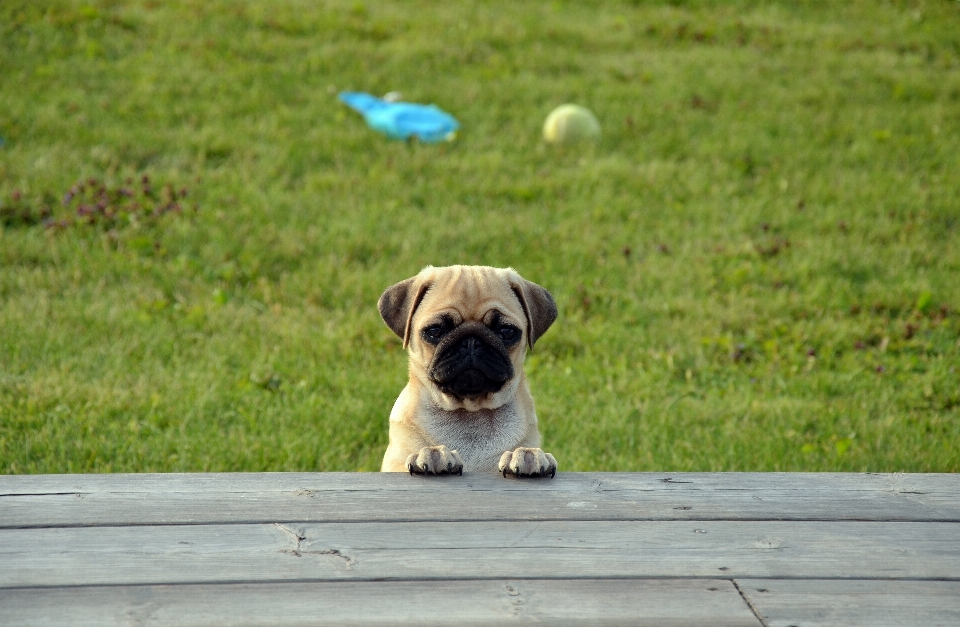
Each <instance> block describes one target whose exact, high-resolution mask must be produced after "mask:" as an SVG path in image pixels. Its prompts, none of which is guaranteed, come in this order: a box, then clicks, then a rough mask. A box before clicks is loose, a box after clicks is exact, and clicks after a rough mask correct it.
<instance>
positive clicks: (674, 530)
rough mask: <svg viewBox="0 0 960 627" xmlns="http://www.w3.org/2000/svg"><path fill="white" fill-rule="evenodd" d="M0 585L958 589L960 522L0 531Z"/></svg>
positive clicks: (365, 525)
mask: <svg viewBox="0 0 960 627" xmlns="http://www.w3.org/2000/svg"><path fill="white" fill-rule="evenodd" d="M0 563H2V564H3V565H4V567H3V568H2V569H0V587H18V586H19V587H28V586H67V585H93V584H98V585H104V584H107V585H124V584H156V583H215V582H233V583H241V582H279V581H336V580H403V579H407V580H413V579H422V580H451V579H494V578H502V577H510V576H517V575H519V574H521V573H522V574H523V576H525V577H533V578H624V577H634V578H644V577H706V578H715V577H742V578H762V577H794V578H887V579H894V578H909V579H956V580H960V524H957V523H874V522H816V523H810V522H789V521H788V522H782V521H780V522H730V521H720V522H717V521H707V522H663V521H658V522H646V521H630V522H626V521H619V522H617V521H607V522H599V521H542V522H472V523H463V522H456V523H436V522H423V523H376V522H371V523H320V524H316V523H312V524H296V523H284V524H270V525H264V524H256V525H186V526H159V527H143V526H134V527H77V528H65V529H8V530H3V531H0Z"/></svg>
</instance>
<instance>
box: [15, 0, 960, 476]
mask: <svg viewBox="0 0 960 627" xmlns="http://www.w3.org/2000/svg"><path fill="white" fill-rule="evenodd" d="M957 33H960V4H958V3H956V2H946V1H935V0H928V1H925V2H867V1H862V2H849V3H840V2H813V1H810V2H782V3H767V2H707V1H703V2H696V1H690V2H681V1H674V2H671V3H655V2H633V3H619V4H618V3H613V2H605V3H596V4H594V3H588V2H576V3H569V4H567V3H552V4H535V3H525V2H518V3H506V2H504V3H498V4H493V3H483V2H463V3H445V2H435V3H427V2H419V3H413V2H402V3H401V2H393V3H391V2H377V3H373V2H371V3H368V4H366V5H363V4H360V3H356V2H335V1H331V2H312V1H311V2H307V1H305V0H304V1H302V2H292V1H291V2H269V3H268V2H259V3H240V2H211V1H208V0H194V1H183V2H129V3H121V2H100V3H95V4H92V5H90V4H83V3H73V2H67V1H63V2H49V1H46V0H44V1H39V0H37V1H33V0H30V1H27V0H22V1H9V0H8V1H5V2H3V3H2V4H0V78H2V81H0V137H2V138H3V146H2V147H0V201H2V202H3V203H4V205H3V206H4V207H6V211H7V214H4V215H7V218H5V219H4V222H5V225H4V226H0V472H5V473H31V472H118V471H215V470H216V471H219V470H249V471H254V470H374V469H377V468H379V463H380V458H381V456H382V454H383V450H384V447H385V445H386V442H387V416H388V414H389V411H390V407H391V405H392V403H393V400H394V399H395V398H396V396H397V394H398V393H399V391H400V389H401V388H402V387H403V385H404V381H405V373H406V368H405V356H404V353H403V351H402V349H401V347H400V342H399V340H398V339H397V338H396V337H394V336H393V335H392V333H391V332H390V331H389V330H388V329H387V328H386V327H385V326H384V325H383V323H382V322H381V321H380V319H379V316H378V314H377V311H376V306H375V303H376V300H377V298H378V296H379V294H380V292H381V291H382V289H383V288H384V287H386V286H388V285H390V284H392V283H394V282H396V281H399V280H401V279H404V278H406V277H408V276H410V275H413V274H414V273H416V272H417V271H418V270H419V269H420V268H421V267H422V266H424V265H426V264H433V265H446V264H452V263H476V264H489V265H495V266H507V265H511V266H513V267H515V268H517V269H518V270H519V271H520V273H521V274H523V275H524V276H525V277H527V278H529V279H531V280H534V281H536V282H538V283H540V284H542V285H544V286H546V287H547V288H549V289H550V290H551V291H552V292H553V294H554V296H555V297H556V299H557V302H558V304H559V306H560V318H559V320H558V321H557V323H556V325H555V326H554V327H553V328H552V329H551V330H550V332H549V333H547V335H546V336H545V337H544V338H543V339H542V340H541V342H540V343H539V344H538V345H537V347H536V350H535V351H534V353H533V354H532V355H530V356H529V357H528V361H527V371H528V373H529V374H530V378H531V382H532V387H533V391H534V396H535V397H536V399H537V409H538V415H539V416H540V421H541V428H542V431H543V433H544V436H545V448H546V449H547V450H550V451H551V452H553V453H554V454H556V456H557V458H558V460H559V461H560V465H561V470H653V469H669V470H870V471H899V470H904V471H958V470H960V372H958V370H960V313H958V310H960V246H958V241H960V38H958V37H957ZM342 89H355V90H366V91H371V92H374V93H380V94H382V93H384V92H387V91H390V90H400V91H402V92H403V94H404V96H405V97H406V98H407V99H410V100H414V101H420V102H433V103H436V104H438V105H439V106H441V107H442V108H444V109H446V110H448V111H450V112H452V113H453V114H454V115H456V116H457V117H458V119H459V120H460V121H461V122H462V124H463V130H462V133H461V135H460V137H459V138H458V139H457V141H456V142H455V143H453V144H450V145H443V146H426V145H407V144H404V143H394V142H389V141H387V140H385V139H384V138H382V137H381V136H379V135H377V134H376V133H374V132H373V131H370V130H369V129H367V128H366V126H365V125H364V124H363V122H362V121H361V119H360V118H359V116H357V115H356V114H354V113H352V112H351V111H349V110H347V109H346V108H345V107H343V106H342V105H340V104H339V103H338V102H337V100H336V98H335V94H336V93H337V92H338V91H339V90H342ZM568 101H570V102H577V103H580V104H583V105H585V106H588V107H589V108H591V109H592V110H593V111H594V112H595V113H596V114H597V116H598V118H599V119H600V121H601V123H602V125H603V127H604V137H603V140H602V141H601V143H600V144H599V145H597V146H596V147H593V148H589V149H587V148H584V149H574V150H567V151H565V152H563V151H557V150H552V149H549V148H548V147H547V146H545V145H543V143H542V142H541V140H540V137H539V129H540V124H541V123H542V121H543V119H544V118H545V116H546V115H547V113H548V112H549V111H550V110H551V109H552V108H553V107H555V106H557V105H559V104H561V103H564V102H568ZM144 174H146V175H149V176H150V177H151V180H152V181H153V182H154V183H153V184H154V186H155V187H156V189H158V190H159V189H161V188H162V186H163V185H164V184H165V183H169V184H171V185H172V186H173V187H174V189H179V188H180V187H186V188H187V189H188V190H189V195H188V196H187V199H186V201H185V203H184V211H183V212H182V213H181V214H176V213H169V214H167V215H164V216H162V217H160V218H157V219H152V218H151V219H138V220H136V221H133V222H130V221H119V222H117V223H116V224H113V225H106V224H103V225H85V224H73V225H70V226H66V227H62V228H45V227H44V226H43V225H42V224H33V225H31V224H29V222H30V221H31V219H27V220H26V221H24V220H22V219H20V218H15V217H10V216H11V215H12V214H11V213H10V212H11V211H12V210H14V209H16V210H17V211H25V212H26V213H27V214H28V215H27V217H28V218H31V217H33V218H35V217H37V216H38V215H39V212H40V211H41V207H43V206H44V205H48V206H49V207H50V208H51V209H52V211H53V214H54V217H55V218H56V219H61V218H63V217H64V216H65V215H66V214H67V212H68V209H67V208H64V207H63V206H62V204H61V201H60V199H61V198H62V196H63V194H64V193H65V192H66V191H67V190H68V189H69V188H70V187H71V185H73V184H74V182H75V181H77V180H78V179H87V178H89V177H94V178H97V179H102V180H104V181H106V182H107V183H108V184H109V185H110V186H119V185H123V184H124V183H123V181H124V180H125V179H126V178H127V177H136V178H137V179H139V177H141V176H142V175H144ZM15 191H19V192H20V197H21V198H20V200H19V201H16V202H15V201H14V200H13V196H14V192H15ZM194 207H196V208H194ZM31 212H32V213H31ZM0 213H2V211H0ZM17 215H19V214H17Z"/></svg>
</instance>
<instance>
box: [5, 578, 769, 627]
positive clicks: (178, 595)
mask: <svg viewBox="0 0 960 627" xmlns="http://www.w3.org/2000/svg"><path fill="white" fill-rule="evenodd" d="M536 622H543V623H547V624H550V625H555V626H563V625H584V624H589V625H611V626H613V625H624V626H627V625H629V626H643V625H650V626H665V627H670V626H677V627H679V626H681V625H682V626H689V625H712V626H717V627H759V625H760V623H759V621H757V619H756V618H755V617H754V616H753V614H752V612H751V611H750V609H749V608H748V606H747V605H746V603H744V601H743V599H742V598H741V597H740V595H739V593H738V592H737V590H736V589H735V588H734V586H733V585H732V584H731V582H730V581H724V580H719V581H717V580H701V581H676V580H646V581H645V580H640V581H635V580H615V581H598V580H584V579H580V580H575V581H571V580H547V581H544V580H530V579H524V580H491V581H441V582H353V583H337V582H330V583H290V584H255V585H251V584H229V585H197V586H136V587H129V586H123V587H108V588H90V587H82V588H56V589H46V590H37V589H32V590H30V589H28V590H23V589H20V590H0V624H3V625H17V626H20V627H55V626H59V625H63V626H70V627H114V626H115V627H121V626H123V627H127V626H128V625H131V624H134V625H145V626H151V625H164V626H170V627H200V626H204V627H206V626H209V625H218V626H222V627H231V626H239V625H244V626H254V625H256V626H260V625H262V626H267V625H285V626H290V627H297V626H304V627H306V626H311V627H313V626H322V625H385V624H389V625H399V624H416V625H423V626H431V625H438V626H439V625H443V626H449V625H502V624H516V623H536Z"/></svg>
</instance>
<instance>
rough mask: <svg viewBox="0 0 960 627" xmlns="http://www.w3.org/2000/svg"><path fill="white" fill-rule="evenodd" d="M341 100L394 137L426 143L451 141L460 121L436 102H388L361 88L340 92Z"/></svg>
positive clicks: (372, 125)
mask: <svg viewBox="0 0 960 627" xmlns="http://www.w3.org/2000/svg"><path fill="white" fill-rule="evenodd" d="M339 98H340V101H341V102H343V103H344V104H345V105H347V106H348V107H350V108H351V109H354V110H356V111H358V112H359V113H360V114H361V115H362V116H363V117H364V119H365V120H366V121H367V126H369V127H370V128H372V129H374V130H377V131H380V132H381V133H383V134H385V135H386V136H387V137H389V138H391V139H409V138H411V137H416V138H417V139H419V140H420V141H422V142H428V143H433V142H440V141H444V140H446V141H451V140H453V138H454V137H456V135H457V129H458V128H460V123H459V122H457V120H456V119H455V118H454V117H453V116H452V115H450V114H449V113H447V112H445V111H442V110H440V109H439V108H437V107H435V106H434V105H421V104H414V103H412V102H387V101H386V100H382V99H380V98H377V97H376V96H371V95H370V94H365V93H363V92H357V91H344V92H340V95H339Z"/></svg>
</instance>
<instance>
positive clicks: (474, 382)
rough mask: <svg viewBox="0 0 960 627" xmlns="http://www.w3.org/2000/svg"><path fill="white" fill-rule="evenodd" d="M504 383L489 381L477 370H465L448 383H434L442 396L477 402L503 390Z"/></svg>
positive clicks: (488, 378)
mask: <svg viewBox="0 0 960 627" xmlns="http://www.w3.org/2000/svg"><path fill="white" fill-rule="evenodd" d="M504 383H506V381H503V380H501V381H496V380H494V379H491V378H490V377H488V376H487V375H486V374H484V373H483V372H482V371H480V370H479V369H477V368H467V369H466V370H464V371H463V372H461V373H460V374H458V375H457V376H456V377H454V378H453V379H451V380H449V381H434V384H435V385H436V386H437V387H438V388H440V391H441V392H443V393H444V394H449V395H450V396H453V397H455V398H462V399H468V400H473V401H475V400H478V399H480V398H482V397H484V396H487V395H489V394H496V393H497V392H499V391H500V390H502V389H503V384H504Z"/></svg>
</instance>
